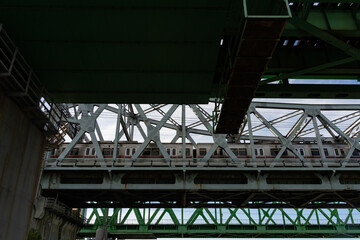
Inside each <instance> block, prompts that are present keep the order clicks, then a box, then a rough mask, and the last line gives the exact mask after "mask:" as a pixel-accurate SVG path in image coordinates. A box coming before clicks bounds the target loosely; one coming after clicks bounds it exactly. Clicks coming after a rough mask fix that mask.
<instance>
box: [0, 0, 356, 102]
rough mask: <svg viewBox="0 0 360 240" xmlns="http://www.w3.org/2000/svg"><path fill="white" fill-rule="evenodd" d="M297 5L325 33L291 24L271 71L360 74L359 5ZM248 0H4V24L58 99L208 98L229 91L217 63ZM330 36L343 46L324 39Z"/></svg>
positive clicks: (298, 13)
mask: <svg viewBox="0 0 360 240" xmlns="http://www.w3.org/2000/svg"><path fill="white" fill-rule="evenodd" d="M257 1H258V4H256V5H257V6H258V7H257V8H256V9H255V10H251V11H256V12H259V13H261V12H262V9H266V8H267V7H266V4H264V1H260V0H257ZM275 2H279V1H276V0H272V1H266V3H269V4H272V3H275ZM291 2H292V5H290V8H291V11H292V15H293V16H294V17H295V18H298V19H302V21H305V22H306V23H307V24H308V25H310V26H312V28H313V29H314V28H315V29H317V32H318V34H316V33H315V32H314V31H305V30H304V28H302V27H299V24H296V23H295V22H296V21H291V22H289V23H288V24H287V25H286V28H285V31H284V33H283V35H282V37H281V40H280V44H279V46H278V47H277V49H276V51H275V52H274V54H273V57H272V60H271V61H270V63H269V68H268V70H267V71H266V74H265V76H264V77H265V78H268V77H270V78H272V80H274V78H273V77H275V78H276V79H279V78H280V75H281V76H283V78H284V77H291V78H309V77H311V78H317V79H324V78H330V79H334V78H335V79H336V78H337V79H341V78H346V79H348V78H351V79H354V78H358V76H359V74H360V73H359V70H358V69H360V68H359V67H360V66H359V65H360V64H359V62H358V61H356V60H355V59H354V60H353V61H350V60H348V59H347V58H348V57H349V55H348V54H347V53H348V49H346V47H347V46H352V47H353V48H356V49H357V48H358V46H357V44H356V41H357V39H358V38H359V36H360V30H359V29H360V26H359V25H360V24H359V22H360V21H359V19H360V10H359V9H360V8H359V3H357V2H356V1H348V0H346V1H344V0H342V1H334V0H325V1H319V0H317V1H312V0H296V1H291ZM315 2H317V3H319V4H314V3H315ZM241 3H242V1H230V0H201V1H185V0H183V1H161V0H155V1H151V2H149V1H146V0H139V1H124V0H123V1H115V0H113V1H106V3H105V2H103V1H95V0H90V1H77V2H64V1H61V0H55V1H51V2H49V1H44V0H30V1H25V0H3V1H1V2H0V23H1V24H3V27H4V28H5V29H7V31H8V32H9V34H10V37H11V38H12V39H13V40H14V42H15V43H16V45H17V46H18V47H19V50H20V52H21V53H22V54H23V55H24V57H25V59H26V60H27V61H28V62H29V64H30V66H31V67H32V68H33V69H34V72H35V73H36V74H37V75H38V76H39V78H40V80H41V81H42V82H43V83H44V85H45V86H46V88H47V90H48V91H49V93H50V94H51V96H52V97H53V98H54V99H55V100H56V101H58V102H107V103H108V102H118V103H207V102H208V101H209V98H212V97H222V94H223V93H224V89H226V81H225V82H222V80H221V78H222V77H221V76H222V75H224V74H225V73H226V72H227V71H229V69H222V68H221V67H220V68H219V66H221V63H223V61H224V59H222V56H223V55H224V54H225V53H228V52H229V51H230V54H232V53H233V52H234V51H235V50H234V49H236V47H235V48H233V49H227V48H226V47H224V46H225V45H226V44H227V41H232V40H233V39H236V36H237V34H238V33H239V32H240V31H241V27H240V23H239V21H238V19H239V18H241V17H242V16H243V11H242V9H241V6H242V5H241ZM339 3H340V4H339ZM274 9H275V7H274ZM324 34H328V35H331V36H333V37H336V38H337V39H339V41H340V42H339V44H340V45H343V46H344V47H345V48H341V49H339V48H337V47H334V46H332V45H329V44H324V41H322V40H321V41H319V39H318V37H319V36H322V35H324ZM221 39H223V41H224V45H223V46H220V41H221ZM299 40H300V41H299ZM285 41H288V44H285ZM296 41H298V42H297V43H296V44H295V42H296ZM325 43H326V42H325ZM284 44H285V45H284ZM339 44H337V45H339ZM344 44H345V45H344ZM235 46H236V44H235ZM357 59H358V58H357ZM344 61H345V62H344ZM348 61H349V62H348ZM225 75H226V74H225ZM291 91H294V96H295V95H296V96H297V97H307V95H306V94H303V93H302V92H301V91H298V92H297V90H296V88H294V89H291ZM326 91H327V89H326V88H324V89H323V93H324V94H326ZM296 92H297V93H296ZM270 95H271V94H270ZM280 95H281V94H280ZM285 95H286V94H285ZM359 95H360V94H357V95H356V94H352V95H351V97H352V98H359V97H360V96H359ZM266 96H267V94H265V97H266ZM280 97H281V96H280Z"/></svg>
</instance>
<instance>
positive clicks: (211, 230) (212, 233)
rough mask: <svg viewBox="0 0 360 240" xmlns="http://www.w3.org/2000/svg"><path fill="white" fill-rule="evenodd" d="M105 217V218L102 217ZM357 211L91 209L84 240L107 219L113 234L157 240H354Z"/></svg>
mask: <svg viewBox="0 0 360 240" xmlns="http://www.w3.org/2000/svg"><path fill="white" fill-rule="evenodd" d="M99 212H101V213H102V216H100V215H99ZM359 215H360V212H359V209H346V210H340V209H311V210H310V209H297V208H295V209H284V208H278V209H274V208H260V209H256V210H255V209H248V208H229V209H222V208H198V209H172V208H153V209H150V208H148V209H145V208H144V209H136V208H129V209H119V208H115V209H113V210H112V214H110V215H108V217H106V216H107V215H106V210H105V209H102V208H100V209H99V208H94V209H87V216H88V219H87V222H86V225H85V226H84V227H83V229H82V230H81V231H80V233H79V235H80V236H94V234H95V232H96V230H97V229H98V228H99V227H100V226H103V225H104V223H105V219H106V218H107V219H108V227H107V230H108V232H109V233H110V234H117V233H121V234H123V236H126V234H129V235H130V234H135V233H137V234H139V235H138V236H140V235H141V234H144V235H145V234H152V235H154V236H155V237H217V238H219V237H298V236H301V237H340V236H342V237H351V236H352V237H356V236H357V235H358V234H359V233H360V227H359V225H358V222H357V219H358V218H359Z"/></svg>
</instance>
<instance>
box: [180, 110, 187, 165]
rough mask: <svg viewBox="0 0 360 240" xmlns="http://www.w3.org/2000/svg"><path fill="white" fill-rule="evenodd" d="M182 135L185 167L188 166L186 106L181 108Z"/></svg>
mask: <svg viewBox="0 0 360 240" xmlns="http://www.w3.org/2000/svg"><path fill="white" fill-rule="evenodd" d="M181 107H182V108H181V133H182V139H181V140H182V158H183V167H185V164H186V109H185V104H183V105H182V106H181Z"/></svg>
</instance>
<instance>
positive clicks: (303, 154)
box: [296, 148, 305, 156]
mask: <svg viewBox="0 0 360 240" xmlns="http://www.w3.org/2000/svg"><path fill="white" fill-rule="evenodd" d="M296 151H297V152H298V153H299V154H300V155H301V156H305V151H304V149H303V148H296Z"/></svg>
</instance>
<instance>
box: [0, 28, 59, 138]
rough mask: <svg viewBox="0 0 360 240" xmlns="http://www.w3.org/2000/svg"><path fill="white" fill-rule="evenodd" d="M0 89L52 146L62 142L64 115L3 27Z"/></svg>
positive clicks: (0, 50)
mask: <svg viewBox="0 0 360 240" xmlns="http://www.w3.org/2000/svg"><path fill="white" fill-rule="evenodd" d="M0 86H1V88H2V89H3V90H4V91H5V93H6V94H7V95H8V96H9V97H10V98H11V99H12V100H13V101H15V103H16V104H17V105H18V106H19V107H20V109H21V110H22V111H24V112H26V114H27V115H28V116H29V118H30V119H31V120H32V121H33V123H34V124H35V125H36V126H37V127H38V128H39V129H40V130H41V131H43V132H44V133H45V135H46V137H47V141H48V143H49V144H51V145H58V144H61V143H62V142H63V135H62V134H59V133H60V129H61V128H62V127H64V123H66V116H65V114H64V111H63V110H62V109H61V108H60V107H59V106H58V105H57V104H55V103H54V102H53V101H52V100H51V98H50V97H49V94H48V93H47V91H46V89H45V87H44V86H43V84H42V83H41V82H40V80H39V79H38V77H37V76H36V75H35V73H34V71H33V70H32V68H31V67H30V66H29V64H28V63H27V62H26V60H25V59H24V57H23V56H22V55H21V53H20V52H19V50H18V48H17V47H16V45H15V44H14V43H13V41H12V40H11V39H10V37H9V35H8V34H7V33H6V31H5V30H4V29H3V26H2V25H0Z"/></svg>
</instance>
